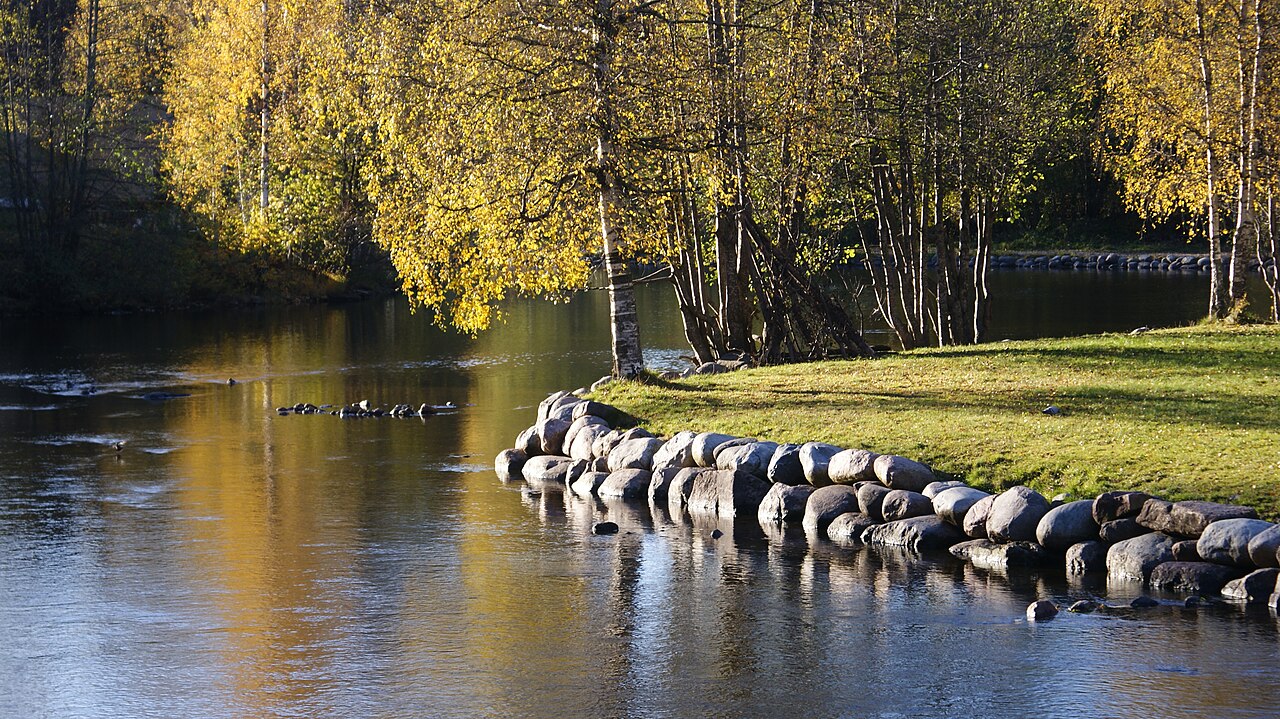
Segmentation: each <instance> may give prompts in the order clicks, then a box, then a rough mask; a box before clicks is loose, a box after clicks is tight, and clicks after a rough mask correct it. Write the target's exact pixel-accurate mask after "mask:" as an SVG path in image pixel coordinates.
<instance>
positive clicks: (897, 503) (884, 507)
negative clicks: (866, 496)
mask: <svg viewBox="0 0 1280 719" xmlns="http://www.w3.org/2000/svg"><path fill="white" fill-rule="evenodd" d="M859 501H861V500H859ZM926 514H933V502H930V501H929V498H928V497H926V496H924V495H923V494H920V493H918V492H908V491H907V490H905V489H891V490H889V493H888V494H886V495H885V496H884V501H883V502H881V503H880V516H881V517H883V518H884V521H886V522H896V521H898V520H899V519H910V518H912V517H923V516H924V515H926Z"/></svg>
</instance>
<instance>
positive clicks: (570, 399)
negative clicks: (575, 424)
mask: <svg viewBox="0 0 1280 719" xmlns="http://www.w3.org/2000/svg"><path fill="white" fill-rule="evenodd" d="M582 402H583V399H582V398H581V397H575V396H573V395H571V394H567V395H565V396H563V397H561V398H560V399H558V400H556V401H555V402H552V403H551V409H550V411H548V412H547V416H546V419H558V420H560V421H562V422H566V423H569V422H572V421H573V410H574V408H575V407H576V406H577V405H580V404H582Z"/></svg>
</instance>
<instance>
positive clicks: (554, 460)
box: [520, 454, 586, 484]
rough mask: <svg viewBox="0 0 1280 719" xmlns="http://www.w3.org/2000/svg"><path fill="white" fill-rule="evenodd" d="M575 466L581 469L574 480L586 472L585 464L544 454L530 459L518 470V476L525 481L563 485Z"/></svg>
mask: <svg viewBox="0 0 1280 719" xmlns="http://www.w3.org/2000/svg"><path fill="white" fill-rule="evenodd" d="M575 464H581V465H582V469H581V470H579V471H578V472H577V473H575V474H574V478H575V479H576V478H577V477H578V476H579V475H581V474H582V472H583V471H585V470H586V463H585V462H578V461H576V460H573V459H569V458H568V457H560V456H556V455H551V454H544V455H540V456H537V457H530V458H529V459H528V460H527V461H526V462H525V463H524V466H523V467H521V468H520V474H521V475H522V476H523V477H524V478H525V480H526V481H533V482H560V483H562V484H563V483H564V481H565V478H566V477H568V475H569V471H570V469H571V468H572V467H573V466H574V465H575Z"/></svg>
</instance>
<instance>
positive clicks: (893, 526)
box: [862, 514, 965, 552]
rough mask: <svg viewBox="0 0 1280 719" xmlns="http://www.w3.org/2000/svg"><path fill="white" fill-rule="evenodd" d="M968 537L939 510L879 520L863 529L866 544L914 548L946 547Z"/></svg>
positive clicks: (942, 548)
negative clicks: (942, 518)
mask: <svg viewBox="0 0 1280 719" xmlns="http://www.w3.org/2000/svg"><path fill="white" fill-rule="evenodd" d="M964 539H965V536H964V534H963V533H962V532H961V531H960V530H959V529H956V528H955V527H953V526H951V525H950V524H947V523H946V522H944V521H942V520H941V519H939V518H938V516H937V515H935V514H930V515H927V516H924V517H912V518H911V519H900V520H898V521H896V522H889V523H888V524H878V525H876V526H874V527H871V528H870V529H867V530H866V531H865V532H863V533H862V542H863V544H879V545H885V546H890V547H906V548H907V549H910V550H912V551H914V552H927V551H936V550H945V549H948V548H950V547H951V546H952V545H953V544H959V543H960V542H962V541H964Z"/></svg>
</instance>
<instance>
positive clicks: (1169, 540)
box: [1107, 532, 1175, 582]
mask: <svg viewBox="0 0 1280 719" xmlns="http://www.w3.org/2000/svg"><path fill="white" fill-rule="evenodd" d="M1174 541H1175V540H1174V538H1173V537H1170V536H1169V535H1167V534H1160V533H1158V532H1153V533H1150V534H1144V535H1142V536H1141V537H1134V538H1133V539H1126V540H1124V541H1123V542H1117V543H1116V544H1113V545H1111V548H1110V549H1108V550H1107V574H1108V575H1110V576H1112V577H1115V578H1117V579H1124V580H1129V581H1135V582H1145V581H1147V579H1148V578H1150V576H1151V570H1153V569H1155V568H1156V567H1158V566H1159V565H1161V564H1164V563H1165V562H1172V561H1173V543H1174Z"/></svg>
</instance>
